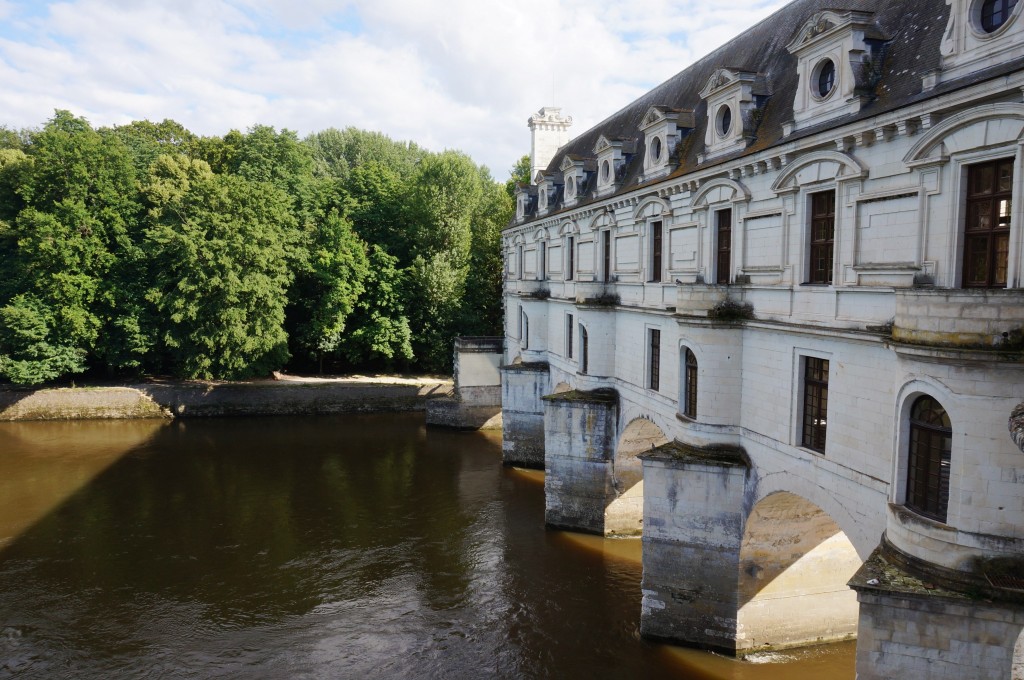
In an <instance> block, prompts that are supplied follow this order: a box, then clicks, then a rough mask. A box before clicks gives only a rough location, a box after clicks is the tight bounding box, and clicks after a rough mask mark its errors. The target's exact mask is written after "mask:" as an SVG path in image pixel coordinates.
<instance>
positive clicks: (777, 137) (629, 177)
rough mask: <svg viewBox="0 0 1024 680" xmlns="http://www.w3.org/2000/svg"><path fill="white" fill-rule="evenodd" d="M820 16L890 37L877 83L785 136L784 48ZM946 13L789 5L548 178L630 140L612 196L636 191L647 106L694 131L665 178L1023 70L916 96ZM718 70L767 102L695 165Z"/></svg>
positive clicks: (845, 4)
mask: <svg viewBox="0 0 1024 680" xmlns="http://www.w3.org/2000/svg"><path fill="white" fill-rule="evenodd" d="M823 10H833V11H837V12H846V11H858V12H872V13H873V19H874V22H875V25H876V26H877V28H878V29H879V32H880V33H881V34H882V35H884V36H887V37H888V38H889V40H888V41H887V42H886V43H885V44H884V47H883V49H882V52H881V54H882V63H881V67H880V71H879V76H880V77H879V79H878V81H877V84H876V86H875V88H874V91H873V92H872V93H871V96H872V97H871V99H870V101H869V102H868V103H866V104H865V105H863V106H862V107H861V110H860V111H859V112H858V113H856V114H852V115H847V116H843V117H840V118H837V119H832V120H830V121H828V122H826V123H822V124H819V125H817V126H814V127H808V128H806V129H800V130H798V131H796V132H793V133H792V134H790V136H789V137H785V138H784V137H783V134H782V124H783V123H784V122H787V121H790V120H792V119H793V99H794V94H795V90H796V86H797V59H796V57H795V56H794V55H792V54H790V52H789V50H787V49H786V47H787V45H788V44H789V43H790V42H791V41H792V40H793V39H794V38H795V37H796V33H797V31H799V30H800V29H801V28H802V27H803V25H804V24H805V23H806V22H807V21H808V20H809V19H810V18H811V17H812V16H813V15H814V14H816V13H817V12H820V11H823ZM949 12H950V7H949V6H948V5H947V4H946V0H840V2H837V1H836V0H796V1H795V2H792V3H791V4H789V5H787V6H786V7H784V8H783V9H781V10H779V11H778V12H776V13H775V14H773V15H771V16H770V17H768V18H766V19H764V20H763V21H761V22H760V23H758V24H757V25H756V26H754V27H752V28H750V29H749V30H747V31H746V32H744V33H742V34H740V35H739V36H737V37H736V38H734V39H733V40H731V41H730V42H728V43H726V44H725V45H723V46H722V47H720V48H718V49H717V50H715V51H714V52H711V53H710V54H708V55H707V56H705V57H704V58H702V59H700V60H699V61H697V62H695V63H694V64H692V65H691V66H689V67H687V68H686V69H685V70H683V71H681V72H680V73H678V74H676V75H675V76H673V77H672V78H670V79H668V80H667V81H665V82H664V83H662V84H661V85H659V86H657V87H656V88H654V89H653V90H651V91H650V92H648V93H647V94H645V95H644V96H642V97H640V98H639V99H637V100H636V101H634V102H633V103H631V104H629V105H627V106H626V107H625V108H623V109H621V110H620V111H618V112H617V113H615V114H613V115H612V116H610V117H609V118H607V119H605V120H604V121H602V122H601V123H599V124H597V125H595V126H594V127H593V128H591V129H590V130H587V131H586V132H584V133H582V134H580V135H579V136H578V137H575V138H574V139H572V140H571V141H570V142H568V143H567V144H566V145H565V146H564V147H563V148H562V149H560V150H559V152H558V153H557V154H556V155H555V157H554V158H553V159H552V160H551V162H550V164H549V165H548V168H547V172H548V173H551V174H554V175H556V176H561V170H560V169H559V164H560V163H561V162H562V159H563V158H564V157H565V156H566V154H569V155H571V156H573V157H581V158H593V157H594V152H593V150H594V147H595V145H596V144H597V140H598V138H599V137H600V136H601V135H604V136H605V137H606V138H608V139H617V138H625V139H635V140H636V142H637V149H636V153H634V154H632V158H631V159H630V161H629V163H628V165H627V167H626V168H625V170H624V173H623V174H622V176H621V183H620V184H619V187H620V188H619V189H618V193H624V192H627V191H632V190H634V189H635V188H636V187H637V178H638V177H639V176H640V175H641V173H642V171H643V157H644V154H645V152H646V149H645V147H644V141H643V133H642V132H640V123H641V120H642V118H643V116H644V114H645V113H647V111H648V110H649V109H650V108H651V107H652V106H662V107H668V108H670V109H692V110H693V115H694V119H695V123H696V126H695V127H694V128H693V129H692V130H691V131H690V132H689V133H688V134H686V135H685V136H684V137H683V138H682V140H681V141H680V143H679V146H678V147H677V149H676V154H677V158H678V159H679V165H678V167H677V169H676V170H675V171H674V172H673V173H672V175H670V176H679V175H684V174H686V173H688V172H693V171H694V170H697V169H701V170H703V169H705V168H710V167H713V166H715V165H717V164H720V163H722V162H724V161H728V160H731V159H734V158H736V157H738V156H744V155H749V154H753V153H756V152H758V151H762V150H764V149H768V148H770V147H772V146H775V145H777V144H782V143H787V144H788V143H789V142H792V141H794V140H797V139H800V138H802V137H805V136H808V135H811V134H815V133H818V132H820V131H821V130H823V129H828V128H830V127H836V126H838V125H843V124H846V123H849V122H852V121H856V120H859V119H863V118H870V117H873V116H876V115H878V114H880V113H884V112H887V111H891V110H894V109H898V108H901V107H904V106H907V105H909V104H913V103H915V102H917V101H922V100H925V99H929V98H932V97H936V96H939V95H941V94H944V93H946V92H949V91H951V90H955V89H958V88H961V87H965V86H967V85H970V84H974V83H976V82H980V81H983V80H986V79H989V78H994V77H998V76H1000V75H1004V74H1006V73H1009V72H1012V71H1016V70H1019V69H1020V68H1022V67H1024V60H1016V61H1015V62H1009V63H1005V64H1002V65H1000V66H999V67H994V68H992V69H989V70H988V71H986V72H981V73H976V74H973V75H971V76H966V77H964V78H961V79H959V80H956V81H951V82H948V83H947V82H944V83H942V84H940V85H939V86H938V87H936V88H934V89H933V90H930V91H927V92H923V91H922V76H924V75H925V74H927V73H928V72H929V71H933V70H935V69H938V67H939V66H940V62H941V56H940V53H939V42H940V40H941V38H942V33H943V31H944V30H945V28H946V22H947V19H948V17H949ZM723 66H724V67H728V68H731V69H733V70H738V71H747V72H752V73H757V74H758V75H759V77H761V78H763V79H764V81H763V82H764V83H765V86H766V88H767V91H768V95H769V97H768V100H767V103H766V104H765V105H764V106H763V112H762V118H761V120H760V123H759V124H758V127H757V130H756V132H755V135H756V136H755V139H754V140H753V142H752V143H751V144H749V145H748V146H747V148H746V149H745V150H743V151H741V152H737V153H735V154H732V155H729V156H725V157H722V158H716V159H714V160H712V161H706V162H704V163H703V164H700V165H698V162H697V156H698V154H700V153H701V152H702V151H703V150H704V133H705V128H706V126H707V122H708V119H707V106H706V103H705V102H704V100H702V99H701V97H700V95H699V92H700V90H701V89H702V88H703V87H704V85H705V84H706V83H707V81H708V79H709V78H710V77H711V75H712V74H713V73H714V71H715V69H717V68H721V67H723ZM661 181H664V178H661V179H659V180H657V181H656V182H652V183H657V182H661ZM594 184H595V182H594V181H593V180H592V178H591V181H588V182H587V186H586V190H587V192H588V195H585V196H580V198H579V200H578V202H577V203H576V204H575V205H574V206H573V207H574V208H576V207H579V206H581V205H586V204H587V203H590V202H593V201H594V200H598V199H593V198H592V197H591V196H590V195H589V192H590V191H591V190H592V189H593V185H594ZM559 198H560V197H559ZM606 198H607V196H603V197H602V198H601V199H600V200H605V199H606ZM561 210H563V208H562V207H561V206H560V205H559V206H556V209H555V210H553V211H551V212H549V213H548V215H546V216H545V217H547V216H550V215H552V214H556V213H558V212H560V211H561Z"/></svg>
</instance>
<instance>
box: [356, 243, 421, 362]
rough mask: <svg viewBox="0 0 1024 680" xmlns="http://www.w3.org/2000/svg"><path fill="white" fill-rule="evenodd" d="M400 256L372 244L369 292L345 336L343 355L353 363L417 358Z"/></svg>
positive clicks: (403, 360)
mask: <svg viewBox="0 0 1024 680" xmlns="http://www.w3.org/2000/svg"><path fill="white" fill-rule="evenodd" d="M397 264H398V260H397V258H395V257H393V256H391V255H389V254H388V253H387V252H386V251H385V250H384V249H383V248H381V247H380V246H379V245H376V244H374V245H372V246H370V253H369V270H368V275H367V277H366V292H365V293H363V295H362V296H361V297H360V298H359V302H358V303H357V304H356V310H355V312H354V313H353V314H352V317H351V318H350V319H349V323H348V328H349V332H348V333H346V334H345V336H344V337H343V338H342V339H341V354H342V355H343V356H344V357H345V359H346V360H348V362H349V363H351V364H352V365H353V366H361V365H365V364H367V363H369V364H376V363H380V364H383V365H384V366H385V367H386V368H388V369H391V368H393V367H394V365H395V364H396V363H397V362H407V361H410V360H411V359H412V358H413V353H412V331H411V330H410V329H409V319H408V318H407V317H406V315H405V311H404V305H403V300H402V293H403V292H404V291H403V275H402V272H401V271H400V270H399V269H398V267H397Z"/></svg>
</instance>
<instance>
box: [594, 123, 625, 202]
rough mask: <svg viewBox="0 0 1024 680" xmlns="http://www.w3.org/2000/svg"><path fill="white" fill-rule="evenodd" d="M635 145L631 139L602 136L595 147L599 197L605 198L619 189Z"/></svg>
mask: <svg viewBox="0 0 1024 680" xmlns="http://www.w3.org/2000/svg"><path fill="white" fill-rule="evenodd" d="M634 147H635V143H634V142H633V140H629V139H608V138H607V137H605V136H604V135H601V136H600V137H599V138H598V140H597V144H596V145H595V146H594V153H595V154H596V155H597V167H598V173H597V195H598V196H605V195H607V194H610V193H612V192H613V191H615V190H616V189H618V188H619V179H620V178H621V175H622V171H623V170H624V169H625V166H626V162H627V160H628V157H629V156H630V155H631V154H632V153H633V151H634Z"/></svg>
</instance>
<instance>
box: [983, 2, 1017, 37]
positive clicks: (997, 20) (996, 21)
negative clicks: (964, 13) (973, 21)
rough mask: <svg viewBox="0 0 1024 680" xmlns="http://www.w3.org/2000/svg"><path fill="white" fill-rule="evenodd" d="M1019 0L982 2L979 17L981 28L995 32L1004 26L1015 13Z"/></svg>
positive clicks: (987, 31)
mask: <svg viewBox="0 0 1024 680" xmlns="http://www.w3.org/2000/svg"><path fill="white" fill-rule="evenodd" d="M1016 4H1017V0H984V1H983V2H982V3H981V14H980V16H978V19H979V21H980V23H981V30H983V31H985V32H986V33H994V32H995V31H997V30H999V29H1000V28H1002V26H1003V24H1005V23H1006V22H1007V21H1008V20H1009V18H1010V14H1012V13H1013V8H1014V6H1015V5H1016Z"/></svg>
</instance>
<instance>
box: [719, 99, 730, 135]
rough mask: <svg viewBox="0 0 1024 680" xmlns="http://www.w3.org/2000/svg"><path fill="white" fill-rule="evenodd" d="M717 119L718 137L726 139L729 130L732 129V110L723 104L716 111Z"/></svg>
mask: <svg viewBox="0 0 1024 680" xmlns="http://www.w3.org/2000/svg"><path fill="white" fill-rule="evenodd" d="M717 119H718V120H717V125H716V127H717V128H718V136H719V137H727V136H728V135H729V130H731V129H732V109H731V108H730V107H729V105H728V104H723V105H722V106H721V108H719V109H718V116H717Z"/></svg>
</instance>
